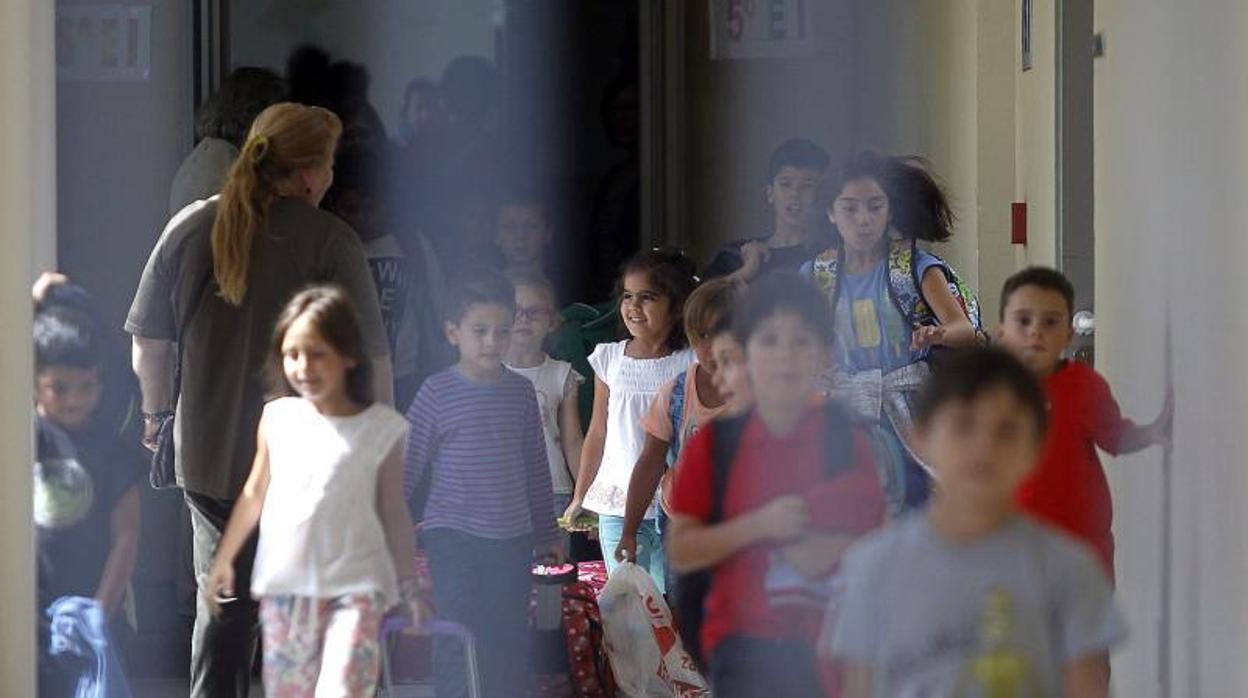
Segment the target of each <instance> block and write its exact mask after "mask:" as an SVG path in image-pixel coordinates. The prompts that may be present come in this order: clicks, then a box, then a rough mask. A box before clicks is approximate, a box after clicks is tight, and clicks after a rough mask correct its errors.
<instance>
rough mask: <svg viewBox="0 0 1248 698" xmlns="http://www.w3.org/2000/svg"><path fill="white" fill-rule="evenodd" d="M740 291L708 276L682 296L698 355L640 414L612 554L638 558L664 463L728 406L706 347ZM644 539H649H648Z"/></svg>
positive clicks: (665, 472) (665, 474)
mask: <svg viewBox="0 0 1248 698" xmlns="http://www.w3.org/2000/svg"><path fill="white" fill-rule="evenodd" d="M740 295H741V294H740V287H739V286H738V285H737V284H735V283H733V282H732V281H728V280H727V279H712V280H710V281H708V282H706V283H705V284H702V285H701V286H699V287H698V288H697V289H696V290H694V292H693V293H692V294H690V295H689V299H688V300H687V301H685V318H684V323H685V336H686V337H688V338H689V346H691V347H693V352H694V354H695V355H696V356H697V359H698V361H697V363H695V364H694V365H692V366H690V367H689V370H688V371H686V372H685V374H684V375H683V376H680V377H678V378H675V379H673V380H671V381H669V382H668V383H666V384H664V385H663V387H662V388H659V394H658V395H657V396H656V397H655V399H654V402H653V403H652V404H651V405H650V410H649V411H648V412H647V413H646V415H645V417H644V418H643V419H642V420H641V428H642V429H644V430H645V432H646V442H645V445H644V446H643V447H642V451H641V457H639V458H638V459H637V464H636V465H635V466H634V467H633V475H632V479H630V480H629V484H628V503H627V505H626V506H625V513H624V533H623V535H622V536H621V537H620V543H619V545H617V546H616V549H615V559H616V560H619V561H621V562H623V561H624V560H636V559H637V532H638V530H639V529H640V528H641V522H642V520H643V519H644V518H645V515H646V510H647V509H649V508H650V505H651V503H652V502H653V499H654V492H655V491H656V490H658V491H659V492H660V503H661V504H662V508H663V510H664V512H666V510H667V503H666V501H665V500H666V499H667V497H668V496H669V495H670V494H671V474H672V472H673V470H672V469H670V468H669V466H675V465H676V463H677V462H678V459H679V458H680V450H681V446H683V445H684V444H687V443H689V439H690V438H692V437H693V435H694V434H695V433H697V430H698V426H699V425H702V424H706V423H707V422H710V421H711V420H712V419H714V418H716V417H718V416H719V415H720V414H721V413H723V412H724V411H726V410H728V409H729V408H730V405H729V404H728V400H727V399H726V398H725V397H724V396H723V395H721V394H720V392H719V388H718V387H717V386H716V384H715V381H716V378H715V375H716V374H717V373H718V364H717V363H716V362H715V357H714V354H713V353H712V351H711V343H712V334H711V328H712V327H713V326H715V325H716V324H718V323H719V322H720V321H721V320H722V319H723V318H728V317H731V315H732V309H733V306H734V305H736V302H737V299H738V298H739V296H740ZM660 482H662V484H663V487H662V488H661V489H660V488H659V485H660ZM662 518H663V517H662V516H661V517H660V519H662ZM660 523H661V525H660V526H659V528H660V530H659V539H660V540H661V539H662V534H663V531H662V530H661V529H662V528H664V527H665V526H664V525H662V524H663V522H662V521H661V522H660ZM647 542H648V543H650V544H651V545H653V544H654V540H653V539H651V540H650V541H647ZM668 581H669V584H668V586H667V591H668V592H669V593H671V591H672V588H673V586H672V584H670V582H671V581H674V580H668Z"/></svg>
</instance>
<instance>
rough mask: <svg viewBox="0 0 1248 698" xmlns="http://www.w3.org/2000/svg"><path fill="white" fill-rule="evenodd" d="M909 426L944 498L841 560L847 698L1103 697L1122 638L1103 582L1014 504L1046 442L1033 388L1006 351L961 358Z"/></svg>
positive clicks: (1068, 545) (1063, 541)
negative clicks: (961, 697)
mask: <svg viewBox="0 0 1248 698" xmlns="http://www.w3.org/2000/svg"><path fill="white" fill-rule="evenodd" d="M914 416H915V428H916V434H915V440H916V444H917V445H918V447H919V448H920V449H921V452H922V454H923V457H924V459H925V460H926V462H927V463H929V464H930V465H931V466H932V467H933V468H934V469H935V471H936V487H935V490H934V492H933V494H932V498H931V502H930V503H929V504H928V506H927V509H926V511H924V512H922V513H917V514H914V515H912V516H909V517H907V518H905V519H903V520H901V521H900V522H898V523H897V524H896V525H893V526H890V527H889V528H887V529H885V530H883V531H881V532H880V533H879V534H877V535H875V536H873V537H872V538H870V539H869V540H866V541H864V542H863V543H861V544H860V545H859V546H856V547H855V548H854V549H853V550H851V551H850V553H849V554H848V555H847V556H846V561H845V577H846V586H847V590H846V594H845V599H844V603H843V605H842V607H841V609H840V613H839V618H838V620H837V622H836V625H835V630H834V631H833V632H832V633H831V650H832V652H833V653H834V654H835V655H836V656H838V657H840V658H842V659H843V660H845V661H846V664H847V666H846V683H845V689H846V690H845V695H847V696H851V697H854V698H863V697H865V696H900V695H907V696H911V695H913V696H918V695H925V696H927V695H932V696H937V695H939V696H948V695H967V696H1058V695H1061V696H1079V697H1081V698H1082V697H1085V696H1086V697H1091V696H1101V697H1104V696H1105V695H1107V693H1108V686H1109V672H1108V669H1109V664H1108V652H1109V650H1110V649H1111V648H1113V647H1114V646H1115V645H1117V644H1118V643H1119V642H1121V641H1122V639H1123V636H1124V632H1123V625H1122V620H1121V618H1120V616H1119V614H1118V611H1117V609H1116V608H1115V607H1114V603H1113V598H1112V592H1111V590H1110V587H1109V584H1108V582H1107V580H1106V578H1105V575H1104V574H1103V573H1102V572H1101V570H1100V568H1099V567H1098V566H1097V564H1096V560H1095V559H1094V558H1093V557H1092V555H1091V553H1090V552H1089V551H1088V550H1086V549H1085V548H1084V546H1082V545H1079V544H1078V543H1077V542H1075V541H1074V540H1073V539H1070V538H1067V537H1066V536H1065V535H1063V534H1060V533H1058V532H1056V531H1051V530H1049V529H1048V528H1045V527H1043V526H1039V525H1037V524H1036V523H1034V522H1032V521H1031V520H1029V519H1027V518H1026V517H1024V516H1020V515H1019V514H1018V513H1017V512H1016V511H1015V508H1014V504H1013V497H1014V492H1015V491H1016V490H1017V488H1018V485H1019V483H1020V482H1022V480H1023V479H1024V478H1025V477H1026V476H1027V474H1028V471H1030V470H1031V468H1032V464H1033V463H1034V462H1035V458H1036V456H1037V455H1039V449H1040V445H1041V444H1042V443H1043V441H1044V430H1045V421H1046V409H1045V396H1044V392H1043V390H1042V389H1041V387H1040V386H1039V384H1037V383H1036V380H1035V378H1033V377H1032V375H1031V373H1030V372H1028V370H1027V369H1026V368H1025V367H1024V366H1023V365H1022V364H1020V363H1019V362H1018V361H1017V360H1016V359H1014V358H1013V357H1011V356H1010V355H1008V354H1006V353H1004V352H1002V351H999V350H991V349H964V350H959V351H957V352H956V353H951V354H948V355H946V356H945V357H943V360H942V361H941V365H940V368H939V370H937V371H935V372H934V373H933V375H932V378H931V379H930V380H929V382H928V383H927V384H926V385H925V387H924V389H923V391H922V392H921V394H920V397H919V400H918V402H917V403H916V408H915V415H914Z"/></svg>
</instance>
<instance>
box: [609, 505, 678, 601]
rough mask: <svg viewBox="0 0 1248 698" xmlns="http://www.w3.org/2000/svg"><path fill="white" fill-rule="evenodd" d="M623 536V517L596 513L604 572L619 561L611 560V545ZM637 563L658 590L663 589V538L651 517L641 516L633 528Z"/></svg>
mask: <svg viewBox="0 0 1248 698" xmlns="http://www.w3.org/2000/svg"><path fill="white" fill-rule="evenodd" d="M623 536H624V517H623V516H608V515H606V514H599V516H598V540H599V541H600V542H601V543H602V559H603V560H604V561H605V562H606V563H607V574H610V573H611V572H613V571H614V570H615V568H616V567H617V566H619V564H620V563H618V562H616V561H615V548H616V546H618V545H619V544H620V538H622V537H623ZM636 562H637V565H638V566H640V567H641V568H642V569H643V570H646V571H647V572H649V573H650V578H651V579H653V580H654V584H655V586H657V587H658V588H659V591H660V592H663V593H667V557H666V556H665V555H664V554H663V538H662V537H661V536H660V535H659V527H658V524H657V523H655V520H654V519H643V520H642V522H641V527H640V528H638V529H637V560H636Z"/></svg>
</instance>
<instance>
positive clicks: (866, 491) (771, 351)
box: [667, 272, 884, 698]
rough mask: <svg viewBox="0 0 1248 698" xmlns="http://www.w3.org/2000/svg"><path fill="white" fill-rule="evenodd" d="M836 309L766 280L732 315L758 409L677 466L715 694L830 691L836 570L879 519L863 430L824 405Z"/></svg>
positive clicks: (687, 563) (784, 276)
mask: <svg viewBox="0 0 1248 698" xmlns="http://www.w3.org/2000/svg"><path fill="white" fill-rule="evenodd" d="M830 317H831V313H830V312H829V309H828V307H827V305H826V301H825V300H824V297H823V295H822V294H821V293H820V292H819V290H818V289H817V288H815V287H814V286H813V285H812V284H810V282H808V281H806V280H804V279H801V278H799V277H797V276H796V275H792V274H788V273H783V272H777V273H775V274H773V275H770V276H768V277H766V278H764V279H763V280H762V281H760V282H758V283H757V284H756V285H755V286H754V287H753V289H752V290H751V292H750V293H749V295H748V296H747V297H746V299H745V300H744V302H743V304H742V306H741V307H740V309H739V311H738V312H737V314H736V315H735V318H734V321H735V325H736V334H737V337H738V339H739V340H740V341H741V344H742V345H743V346H744V347H745V360H746V368H747V371H748V374H749V377H750V382H751V384H752V386H753V391H754V399H755V407H754V409H753V410H751V411H750V412H748V413H746V414H744V415H742V416H740V417H735V418H734V417H725V418H720V419H717V420H715V421H713V422H711V424H710V425H708V427H709V428H703V429H702V430H700V431H699V432H698V433H697V434H696V435H695V436H694V437H693V439H692V440H691V441H690V442H689V444H688V446H686V447H685V449H684V451H683V453H682V454H681V464H680V467H679V468H677V470H676V482H675V484H674V486H673V491H672V496H671V508H672V517H671V524H670V528H669V539H668V541H667V553H668V556H669V559H670V561H671V564H672V565H673V566H674V567H675V568H676V570H677V571H679V572H681V573H682V574H689V573H693V572H697V571H700V570H711V571H712V576H711V583H710V589H709V593H708V595H707V596H706V599H705V606H704V609H705V612H704V616H703V623H702V629H701V630H702V632H701V643H700V644H701V647H702V649H703V650H704V656H706V657H708V658H709V664H710V676H711V686H712V690H713V691H714V693H715V696H716V698H733V697H734V696H758V695H778V696H812V695H822V694H823V689H822V688H821V687H820V682H819V678H818V669H817V667H816V662H815V655H814V643H815V639H816V636H817V635H818V631H819V627H820V623H821V622H822V619H823V613H824V609H825V608H826V607H827V605H828V602H829V599H830V598H831V596H832V592H833V588H834V586H835V583H836V579H835V577H834V573H835V572H836V570H837V567H838V565H839V563H840V558H841V554H842V553H843V552H844V551H845V549H846V548H847V547H848V546H849V545H850V544H851V543H852V542H853V541H854V540H855V539H856V538H857V537H858V536H860V535H862V534H863V533H865V532H867V531H869V530H871V529H873V528H875V527H876V526H878V525H879V524H880V523H881V522H882V520H883V517H884V495H883V492H882V491H881V489H880V482H879V477H878V475H877V474H876V470H875V466H874V463H873V462H872V459H871V452H870V446H869V443H868V440H867V436H866V433H865V432H864V431H863V430H862V429H861V428H860V427H858V426H856V425H855V424H853V423H852V421H851V420H850V418H849V417H848V416H847V413H845V412H842V411H841V408H840V407H839V406H838V405H836V404H833V403H829V404H826V405H818V403H817V401H816V392H815V391H816V388H815V386H816V385H817V381H816V379H817V378H818V376H819V375H820V374H821V372H822V371H823V370H824V368H825V364H826V362H827V360H828V356H829V351H828V349H829V346H830V344H831V338H832V337H831V335H832V329H831V325H830V322H829V318H830ZM730 432H731V433H732V434H733V435H734V437H735V446H736V448H735V449H734V450H733V451H728V452H727V454H725V452H724V451H723V450H720V449H722V448H723V444H722V443H721V444H720V446H718V447H717V446H716V441H717V439H727V438H729V436H728V434H729V433H730ZM717 453H718V454H719V458H726V459H729V460H730V461H731V462H730V464H728V465H727V467H726V472H723V470H722V469H721V468H722V467H723V461H722V460H721V461H720V463H721V466H720V467H717V465H716V459H717ZM831 453H839V454H840V455H839V456H837V457H835V458H833V457H831V455H830V454H831ZM837 461H839V462H837ZM719 473H723V474H724V475H725V476H726V477H725V479H724V480H723V481H719V482H717V480H716V478H717V477H718V474H719ZM719 494H722V499H720V498H718V495H719ZM717 500H718V501H717Z"/></svg>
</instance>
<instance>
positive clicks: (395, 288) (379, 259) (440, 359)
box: [325, 143, 450, 410]
mask: <svg viewBox="0 0 1248 698" xmlns="http://www.w3.org/2000/svg"><path fill="white" fill-rule="evenodd" d="M384 164H385V163H384V162H383V161H382V160H381V158H380V157H379V156H378V154H377V153H376V152H375V151H374V150H373V149H372V147H370V146H368V145H363V144H358V143H357V144H353V145H348V146H345V147H343V148H342V150H341V151H340V152H339V153H338V155H337V157H336V159H335V162H334V183H333V186H332V187H331V188H330V190H329V192H328V194H327V195H326V197H325V208H326V209H327V210H329V211H331V212H332V213H334V214H335V215H337V216H338V217H339V218H341V219H343V220H344V221H346V222H347V224H348V225H350V226H351V228H352V229H353V230H355V233H356V235H358V236H359V237H360V242H362V243H364V254H365V256H366V257H367V259H368V268H369V270H371V271H372V273H373V283H374V285H376V287H377V299H378V302H379V303H380V305H381V316H382V321H383V322H384V324H385V327H386V337H387V339H389V340H390V354H391V356H393V357H394V383H395V390H394V395H395V404H396V405H398V406H399V409H400V410H402V409H404V408H405V407H406V406H407V405H409V404H410V403H411V401H412V397H413V396H414V395H415V394H416V389H417V388H418V387H420V383H421V381H423V380H424V379H425V377H426V376H428V375H429V374H431V373H433V372H434V371H435V370H438V369H441V368H443V367H445V366H446V365H447V364H448V363H450V360H449V353H448V351H447V349H446V344H445V342H444V341H443V339H442V332H441V318H440V317H439V310H440V308H441V306H442V293H443V288H444V279H443V275H442V268H441V266H440V265H439V264H438V260H437V257H436V256H435V254H434V251H433V246H432V245H430V244H429V241H428V240H426V239H425V237H424V236H423V235H421V234H420V233H417V232H415V231H412V232H411V233H410V235H409V236H408V239H407V240H406V241H405V243H406V244H400V242H399V239H398V238H397V237H395V235H394V234H392V233H391V232H390V229H391V227H392V221H391V220H390V219H389V218H388V215H387V210H386V205H385V199H384V196H383V190H384V186H385V185H384V183H383V181H382V177H383V174H384V173H383V171H382V168H383V166H384Z"/></svg>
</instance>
